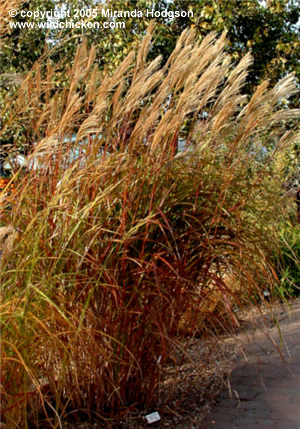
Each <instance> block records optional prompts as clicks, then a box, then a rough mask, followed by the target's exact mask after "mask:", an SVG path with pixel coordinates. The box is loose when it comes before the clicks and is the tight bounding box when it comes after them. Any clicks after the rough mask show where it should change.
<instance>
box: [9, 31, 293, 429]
mask: <svg viewBox="0 0 300 429" xmlns="http://www.w3.org/2000/svg"><path fill="white" fill-rule="evenodd" d="M151 32H152V29H151V28H150V29H149V32H148V34H147V36H146V37H145V40H144V41H143V43H142V45H141V47H140V49H139V51H138V53H137V55H136V56H135V55H134V53H131V54H130V55H129V56H128V57H127V58H126V59H125V60H124V62H123V63H122V64H121V65H120V66H119V68H118V69H117V70H116V71H115V73H114V74H113V75H112V76H109V75H107V74H105V73H104V72H100V71H99V70H98V69H97V66H96V65H95V64H94V58H95V48H93V47H92V48H91V50H90V51H88V49H87V46H86V44H85V43H83V44H82V45H81V46H80V47H79V48H78V50H77V54H76V58H75V60H74V64H73V66H72V67H71V68H70V69H69V70H68V71H67V73H66V74H65V75H63V76H62V75H60V73H61V68H59V67H58V66H57V67H56V68H55V67H54V66H53V65H51V64H50V62H48V63H47V64H46V65H45V64H44V63H42V62H41V63H40V64H36V66H35V68H34V69H33V70H32V72H31V73H29V74H28V76H27V78H26V79H25V81H24V83H23V84H22V85H21V87H20V88H19V90H18V93H17V96H16V98H15V99H14V100H12V101H11V107H10V109H11V110H10V112H9V114H8V115H6V117H7V120H6V122H5V124H4V127H3V130H2V133H8V132H9V129H10V127H11V126H12V124H14V125H15V124H16V123H20V126H21V124H22V126H23V127H26V129H27V134H26V135H27V140H26V138H25V140H24V141H23V147H24V148H25V149H26V150H27V152H28V156H27V158H26V166H25V167H24V166H23V167H22V168H21V169H19V170H18V169H17V168H16V166H15V176H14V179H13V180H14V183H15V186H16V190H15V191H14V193H13V195H11V196H10V197H8V198H9V199H10V205H9V209H8V208H7V205H6V206H5V207H6V209H3V211H2V214H1V215H2V222H4V223H5V224H6V225H11V226H12V227H13V228H14V230H15V231H16V234H17V237H16V238H15V239H14V243H13V245H10V250H9V251H7V252H6V253H5V254H4V255H3V260H2V271H1V288H2V300H1V334H2V342H1V359H2V365H1V371H2V376H1V377H2V384H1V403H2V421H3V422H4V423H6V424H7V426H8V427H42V425H44V426H43V427H46V425H48V426H49V427H55V428H58V427H64V425H65V423H66V422H74V421H75V420H76V419H90V421H99V422H100V423H101V422H102V423H103V425H104V427H108V426H109V425H110V424H113V423H114V422H117V421H118V420H120V419H124V418H125V417H126V415H127V414H128V413H131V412H133V411H134V410H138V409H144V408H147V407H151V406H152V405H153V404H154V402H155V399H156V394H157V388H158V385H159V380H160V375H161V371H162V370H163V368H164V365H165V363H166V362H167V360H168V358H169V357H170V353H171V352H172V347H173V344H174V342H176V341H179V339H180V335H179V334H182V333H184V332H187V331H188V332H190V331H191V330H193V331H194V332H196V331H198V332H199V333H200V334H202V335H204V334H205V333H209V332H211V331H216V330H217V328H218V327H220V326H222V325H224V319H223V318H222V317H221V312H220V313H219V312H218V311H215V309H216V308H221V307H222V309H223V310H222V311H224V312H225V313H226V315H227V322H226V323H227V325H226V326H237V324H238V321H237V319H236V316H235V312H234V311H233V309H234V308H235V307H238V306H242V305H243V304H244V303H246V302H250V301H252V302H258V301H259V299H260V297H261V296H262V290H263V288H265V287H266V286H265V285H266V284H267V285H268V287H269V289H270V290H272V288H273V287H274V285H275V283H276V280H277V278H276V274H275V270H274V268H273V265H272V260H273V259H272V256H273V254H274V252H275V251H276V249H277V239H276V233H277V229H276V228H277V227H276V222H277V219H278V217H279V216H280V213H279V212H278V210H276V207H275V204H276V201H277V199H278V198H279V195H280V183H279V182H280V181H279V179H280V169H279V167H278V166H279V165H280V163H279V162H277V161H278V159H279V158H280V157H281V156H282V154H283V153H284V151H285V150H286V148H288V147H289V144H291V142H292V139H293V134H292V132H286V130H285V124H286V123H287V122H288V121H289V120H290V119H293V118H294V117H295V116H296V115H297V114H298V112H297V111H296V110H288V109H286V110H279V109H278V102H279V101H280V99H281V98H282V97H285V96H287V95H291V94H292V93H294V92H295V86H294V83H293V77H292V76H287V77H286V78H284V79H283V80H282V81H280V82H279V83H278V85H277V86H276V87H275V88H273V89H271V90H268V89H267V83H266V82H264V83H262V85H260V86H259V87H258V89H257V91H256V92H255V94H254V95H253V96H252V98H251V99H250V101H248V100H247V97H246V96H245V95H242V94H241V89H242V87H243V83H244V81H245V78H246V76H247V69H248V67H249V66H250V64H251V57H250V55H246V56H245V57H244V58H243V59H242V61H241V62H240V64H239V65H238V66H237V67H235V68H232V66H231V65H230V61H229V57H228V56H227V55H226V54H225V51H224V48H225V43H226V40H225V35H223V36H222V37H221V38H219V39H216V35H215V34H210V35H208V36H207V37H206V38H205V39H203V40H202V42H201V43H198V42H197V40H196V38H195V36H194V35H193V34H192V33H189V32H187V31H185V32H184V33H183V34H182V35H181V37H180V39H179V40H178V43H177V46H176V48H175V50H174V52H173V53H172V54H171V56H170V58H169V60H168V62H167V63H166V64H165V65H161V58H156V59H155V60H154V61H152V62H151V63H148V62H147V61H146V59H147V53H148V51H149V49H150V48H151ZM179 148H181V149H180V150H179ZM10 162H11V164H12V166H14V165H15V164H14V154H11V161H10ZM274 198H275V200H274ZM274 201H275V202H274ZM228 273H230V275H231V276H235V278H237V279H238V280H239V281H238V284H239V286H238V287H233V286H232V285H231V284H230V283H229V282H228V281H226V278H227V277H226V274H228ZM216 302H218V306H217V307H216V305H214V303H216ZM39 425H40V426H39Z"/></svg>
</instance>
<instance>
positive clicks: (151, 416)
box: [146, 411, 160, 423]
mask: <svg viewBox="0 0 300 429" xmlns="http://www.w3.org/2000/svg"><path fill="white" fill-rule="evenodd" d="M146 419H147V422H148V423H155V422H158V421H159V420H160V415H159V414H158V412H157V411H155V413H151V414H148V415H147V416H146Z"/></svg>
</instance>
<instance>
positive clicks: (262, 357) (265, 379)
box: [198, 299, 300, 429]
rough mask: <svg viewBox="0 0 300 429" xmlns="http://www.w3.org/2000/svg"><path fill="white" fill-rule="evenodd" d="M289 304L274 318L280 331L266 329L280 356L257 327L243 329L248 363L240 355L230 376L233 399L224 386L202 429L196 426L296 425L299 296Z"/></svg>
mask: <svg viewBox="0 0 300 429" xmlns="http://www.w3.org/2000/svg"><path fill="white" fill-rule="evenodd" d="M292 308H293V314H292V315H291V317H287V316H286V315H284V314H283V313H282V312H281V311H280V314H279V316H276V317H277V319H278V321H279V324H280V329H281V332H279V331H278V330H277V329H275V328H274V329H272V330H271V331H270V335H271V337H272V338H273V340H274V341H275V343H276V344H277V346H278V347H279V349H280V351H281V353H282V355H283V357H284V360H282V359H281V357H280V354H279V353H278V350H277V349H276V348H274V347H273V346H272V344H271V342H270V339H269V338H268V337H267V336H266V335H264V334H262V333H261V332H260V331H259V330H258V329H257V330H256V331H255V332H254V334H253V335H248V336H246V335H245V334H244V333H243V334H242V335H243V338H244V341H245V342H244V346H243V349H244V353H245V354H246V356H247V359H248V361H245V359H244V357H240V358H239V359H238V360H237V363H236V369H235V370H234V371H233V373H232V376H231V377H230V387H231V396H232V397H231V398H230V391H229V390H228V389H226V390H224V391H223V392H222V395H221V396H220V398H219V401H218V403H217V404H216V406H215V407H214V409H213V410H212V412H211V414H210V415H209V416H208V417H207V419H206V421H205V422H204V426H203V428H198V429H213V428H214V429H252V428H255V429H265V428H269V429H298V428H299V429H300V300H299V299H298V300H297V301H296V302H294V303H292ZM281 335H283V339H284V341H282V338H281ZM249 339H250V340H251V341H252V343H249ZM236 394H238V396H239V398H236Z"/></svg>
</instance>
